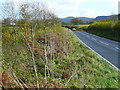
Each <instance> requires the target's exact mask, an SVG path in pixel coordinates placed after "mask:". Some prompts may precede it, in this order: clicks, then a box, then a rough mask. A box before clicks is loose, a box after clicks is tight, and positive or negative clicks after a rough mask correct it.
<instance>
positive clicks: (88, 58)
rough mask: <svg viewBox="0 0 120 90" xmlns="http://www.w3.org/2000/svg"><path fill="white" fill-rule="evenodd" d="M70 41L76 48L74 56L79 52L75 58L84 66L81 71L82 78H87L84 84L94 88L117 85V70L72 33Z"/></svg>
mask: <svg viewBox="0 0 120 90" xmlns="http://www.w3.org/2000/svg"><path fill="white" fill-rule="evenodd" d="M72 41H73V43H74V47H75V48H76V54H74V55H76V56H75V57H77V54H78V53H81V55H80V56H79V57H78V58H77V59H78V61H80V62H81V63H80V64H81V65H85V68H86V69H85V70H83V72H81V73H82V76H83V78H84V79H83V80H85V81H86V80H89V81H88V82H87V83H86V86H88V87H94V88H100V87H102V88H104V87H105V88H116V87H118V72H117V71H116V70H115V69H114V68H113V67H112V66H111V65H109V64H108V63H107V62H106V61H105V60H103V59H102V58H100V57H99V56H98V55H97V54H95V53H94V52H92V51H91V50H90V49H88V48H87V47H86V46H84V45H83V44H82V43H81V42H80V41H79V40H78V39H77V38H76V37H75V36H74V35H73V38H72ZM82 63H84V64H82Z"/></svg>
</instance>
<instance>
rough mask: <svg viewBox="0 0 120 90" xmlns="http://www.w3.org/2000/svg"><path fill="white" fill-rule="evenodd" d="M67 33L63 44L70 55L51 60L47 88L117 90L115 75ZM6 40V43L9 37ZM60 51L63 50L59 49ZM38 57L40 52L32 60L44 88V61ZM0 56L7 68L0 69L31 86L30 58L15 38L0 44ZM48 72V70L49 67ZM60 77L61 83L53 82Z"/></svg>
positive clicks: (23, 45)
mask: <svg viewBox="0 0 120 90" xmlns="http://www.w3.org/2000/svg"><path fill="white" fill-rule="evenodd" d="M62 33H63V32H62ZM62 33H60V36H62V35H64V34H62ZM67 33H68V34H69V35H70V37H69V39H68V40H67V41H68V42H69V44H70V45H71V46H72V47H71V51H70V53H69V54H68V55H67V57H64V58H63V57H62V58H58V57H57V58H55V57H54V60H53V62H54V63H53V66H52V67H53V71H52V73H51V74H53V77H52V76H49V75H48V77H47V80H48V84H51V86H52V87H53V86H55V85H56V83H57V84H58V85H59V87H79V88H84V87H85V88H117V87H118V72H117V71H116V70H115V69H114V68H113V67H112V66H111V65H109V64H108V63H107V62H106V61H104V60H103V59H101V58H100V57H99V56H98V55H97V54H95V53H94V52H92V51H91V50H90V49H88V48H87V47H86V46H84V45H83V44H82V43H81V42H80V41H79V40H78V39H77V38H76V37H75V35H74V34H73V33H72V32H70V33H69V32H67ZM38 34H39V33H38ZM8 36H9V35H8ZM18 36H19V35H18ZM66 36H67V35H66ZM66 36H64V37H66ZM13 37H14V35H13ZM20 37H21V36H20ZM6 38H8V39H9V38H10V37H6ZM56 38H57V37H56ZM4 39H5V37H4ZM5 40H6V39H5ZM20 40H21V41H20ZM36 47H37V48H39V49H40V48H42V47H43V44H40V43H38V42H36ZM61 48H64V49H65V47H63V46H62V47H61ZM41 53H42V52H41V51H36V55H35V60H36V62H37V67H38V73H39V80H40V83H41V84H42V85H43V87H45V84H44V57H43V58H41ZM63 54H64V53H63ZM3 56H4V57H3V58H4V61H5V63H7V64H5V65H7V66H3V67H4V69H5V70H7V71H9V69H10V66H12V68H13V69H14V70H15V74H16V76H17V77H18V78H20V79H22V80H23V81H24V82H25V83H26V84H27V85H34V84H35V82H36V80H35V74H34V70H33V69H32V66H33V63H32V62H31V55H30V53H29V51H28V49H27V48H26V45H25V43H24V40H22V38H18V40H17V41H16V40H14V41H10V40H8V42H6V43H3ZM49 63H50V62H48V64H49ZM63 68H64V69H63ZM50 69H52V68H51V67H50ZM60 76H61V79H60V80H57V78H58V77H60ZM58 85H56V86H58ZM41 87H42V86H41Z"/></svg>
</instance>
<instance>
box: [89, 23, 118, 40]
mask: <svg viewBox="0 0 120 90" xmlns="http://www.w3.org/2000/svg"><path fill="white" fill-rule="evenodd" d="M119 30H120V22H113V21H104V22H95V23H93V24H91V25H90V26H89V27H88V28H87V32H89V33H92V34H95V35H98V36H101V37H104V38H108V39H111V40H115V41H119V40H118V33H119Z"/></svg>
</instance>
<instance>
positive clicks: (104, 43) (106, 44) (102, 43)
mask: <svg viewBox="0 0 120 90" xmlns="http://www.w3.org/2000/svg"><path fill="white" fill-rule="evenodd" d="M100 43H102V44H105V45H109V44H108V43H105V42H103V41H100Z"/></svg>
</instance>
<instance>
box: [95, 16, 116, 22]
mask: <svg viewBox="0 0 120 90" xmlns="http://www.w3.org/2000/svg"><path fill="white" fill-rule="evenodd" d="M105 19H113V20H117V19H118V16H117V15H110V16H97V17H96V18H95V19H94V21H99V20H105Z"/></svg>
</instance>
